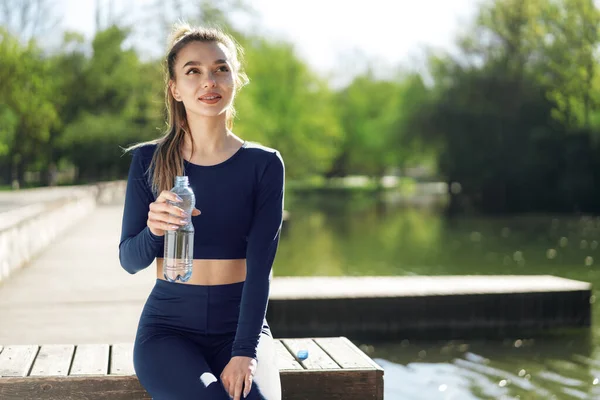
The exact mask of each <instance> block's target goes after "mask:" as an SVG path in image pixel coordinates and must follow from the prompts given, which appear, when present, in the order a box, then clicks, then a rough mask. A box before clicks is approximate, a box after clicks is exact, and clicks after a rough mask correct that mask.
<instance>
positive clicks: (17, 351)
mask: <svg viewBox="0 0 600 400" xmlns="http://www.w3.org/2000/svg"><path fill="white" fill-rule="evenodd" d="M37 352H38V346H34V345H32V346H29V345H19V346H7V347H5V348H4V350H3V351H2V353H0V377H5V376H12V377H17V376H22V377H25V376H27V374H28V373H29V370H30V369H31V365H32V364H33V360H34V359H35V355H36V354H37Z"/></svg>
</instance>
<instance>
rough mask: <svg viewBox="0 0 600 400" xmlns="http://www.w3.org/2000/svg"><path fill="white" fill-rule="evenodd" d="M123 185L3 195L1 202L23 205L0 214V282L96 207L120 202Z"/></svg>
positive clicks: (90, 186)
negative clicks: (8, 201) (116, 201)
mask: <svg viewBox="0 0 600 400" xmlns="http://www.w3.org/2000/svg"><path fill="white" fill-rule="evenodd" d="M125 185H126V183H125V182H124V181H117V182H106V183H98V184H94V185H86V186H75V187H56V188H41V189H31V190H19V191H16V192H5V193H3V194H2V198H3V199H4V200H6V199H10V200H12V201H13V202H14V203H20V202H21V203H25V204H27V205H25V206H22V207H18V208H14V209H11V210H9V211H5V212H3V213H0V282H2V281H5V280H6V279H7V278H8V277H9V276H10V275H11V274H13V273H14V272H15V271H16V270H18V269H20V268H22V267H23V266H25V265H26V264H27V263H28V262H29V261H31V260H32V259H33V258H34V257H35V256H37V255H38V254H39V253H40V252H41V251H42V250H44V249H45V248H46V247H47V246H49V245H50V244H51V243H52V241H53V240H54V239H56V238H57V237H58V236H59V235H60V234H62V233H63V232H65V231H66V230H67V229H69V228H70V227H71V226H73V224H75V223H77V222H78V221H81V219H82V218H83V217H85V216H86V215H88V214H89V213H90V212H91V211H92V210H93V209H94V208H95V207H96V206H97V205H98V204H104V203H108V202H112V201H115V199H119V198H121V199H122V196H123V193H124V191H125ZM65 257H68V255H65Z"/></svg>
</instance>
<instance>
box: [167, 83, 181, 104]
mask: <svg viewBox="0 0 600 400" xmlns="http://www.w3.org/2000/svg"><path fill="white" fill-rule="evenodd" d="M169 90H171V94H172V95H173V98H174V99H175V100H177V101H181V95H180V94H179V91H178V90H177V85H176V84H175V82H174V81H170V82H169Z"/></svg>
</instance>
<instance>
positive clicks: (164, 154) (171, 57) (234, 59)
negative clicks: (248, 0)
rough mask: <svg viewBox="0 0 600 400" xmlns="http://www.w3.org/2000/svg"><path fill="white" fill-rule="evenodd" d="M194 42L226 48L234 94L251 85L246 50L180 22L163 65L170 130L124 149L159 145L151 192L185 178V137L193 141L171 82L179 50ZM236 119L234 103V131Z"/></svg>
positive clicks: (230, 111) (229, 117) (230, 119)
mask: <svg viewBox="0 0 600 400" xmlns="http://www.w3.org/2000/svg"><path fill="white" fill-rule="evenodd" d="M194 41H199V42H216V43H221V44H223V45H224V46H225V47H226V48H227V50H228V51H229V61H230V64H231V66H232V68H233V72H234V74H235V76H234V78H235V88H236V89H235V94H237V92H238V91H239V90H240V89H241V88H242V87H243V86H244V85H246V84H247V83H248V77H247V76H246V74H245V73H244V71H243V68H242V56H243V50H242V48H241V47H240V46H239V44H238V43H237V42H236V41H235V40H234V39H233V38H232V37H231V36H230V35H228V34H226V33H225V32H223V31H222V30H220V29H217V28H202V27H191V26H190V25H188V24H186V23H178V24H176V25H175V26H174V29H173V32H172V34H171V36H170V38H169V51H168V53H167V56H166V59H165V65H164V67H165V103H166V107H167V125H168V126H167V129H166V131H165V133H164V134H163V136H162V137H160V138H158V139H155V140H151V141H148V142H143V143H138V144H136V145H133V146H131V147H129V148H127V149H126V150H125V151H130V150H133V149H135V148H138V147H141V146H144V145H147V144H156V145H157V147H156V151H155V152H154V156H153V157H152V162H151V163H150V167H149V171H151V176H152V191H153V192H154V193H156V194H157V195H158V194H160V192H161V191H163V190H170V189H171V187H173V182H174V180H175V176H177V175H183V157H182V155H181V146H182V145H183V142H184V138H185V135H190V139H191V140H192V142H193V138H192V137H191V132H190V131H189V129H188V125H187V116H186V112H185V107H184V105H183V103H182V102H178V101H176V100H175V98H174V97H173V94H172V93H171V90H170V87H171V82H172V81H174V80H175V62H176V60H177V55H178V54H179V51H180V50H181V49H183V48H184V47H185V46H186V45H187V44H189V43H191V42H194ZM234 98H235V95H234ZM234 117H235V108H234V107H233V103H232V105H231V106H230V107H229V109H228V110H227V128H229V129H231V128H232V127H233V119H234Z"/></svg>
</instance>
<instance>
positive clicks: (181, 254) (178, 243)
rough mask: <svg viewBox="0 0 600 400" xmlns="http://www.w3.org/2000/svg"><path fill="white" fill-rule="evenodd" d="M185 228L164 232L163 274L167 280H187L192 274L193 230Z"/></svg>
mask: <svg viewBox="0 0 600 400" xmlns="http://www.w3.org/2000/svg"><path fill="white" fill-rule="evenodd" d="M185 228H186V227H185V226H182V227H180V228H179V229H177V230H176V231H168V232H167V233H166V234H165V254H164V265H163V274H164V277H165V279H166V280H168V281H169V282H177V281H180V282H187V281H188V280H189V279H190V277H191V276H192V265H193V261H194V260H193V256H192V254H193V251H194V231H193V230H188V229H185ZM175 255H177V257H174V256H175Z"/></svg>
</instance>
